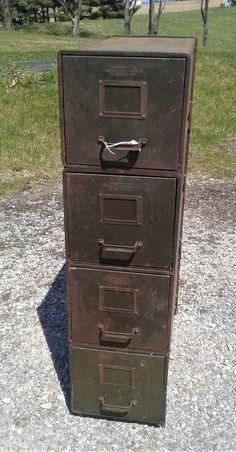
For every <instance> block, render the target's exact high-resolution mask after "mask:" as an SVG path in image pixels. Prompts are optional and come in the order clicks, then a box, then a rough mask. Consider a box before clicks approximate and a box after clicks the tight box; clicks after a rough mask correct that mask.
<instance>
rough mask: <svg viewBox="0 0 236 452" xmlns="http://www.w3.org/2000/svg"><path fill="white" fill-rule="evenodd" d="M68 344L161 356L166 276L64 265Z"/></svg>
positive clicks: (165, 323) (164, 337) (166, 311)
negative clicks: (68, 323) (68, 332)
mask: <svg viewBox="0 0 236 452" xmlns="http://www.w3.org/2000/svg"><path fill="white" fill-rule="evenodd" d="M68 273H69V274H68V282H69V294H70V296H69V306H70V336H71V337H70V340H71V341H72V343H73V345H79V346H91V347H106V348H108V347H109V348H113V349H120V350H126V351H132V352H138V351H139V350H140V351H141V352H152V351H154V352H155V353H159V354H163V353H166V352H167V351H168V347H169V337H168V336H169V334H168V333H169V329H168V325H169V292H170V277H169V276H164V275H163V276H158V275H142V274H135V273H122V272H114V271H103V270H96V271H95V270H88V269H78V268H69V270H68Z"/></svg>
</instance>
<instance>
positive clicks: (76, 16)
mask: <svg viewBox="0 0 236 452" xmlns="http://www.w3.org/2000/svg"><path fill="white" fill-rule="evenodd" d="M81 9H82V0H78V4H77V9H76V10H75V13H74V17H73V19H72V22H73V29H72V31H73V35H74V36H75V38H77V37H78V36H79V24H80V15H81Z"/></svg>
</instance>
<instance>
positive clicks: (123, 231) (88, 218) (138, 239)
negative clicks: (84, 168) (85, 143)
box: [65, 173, 176, 269]
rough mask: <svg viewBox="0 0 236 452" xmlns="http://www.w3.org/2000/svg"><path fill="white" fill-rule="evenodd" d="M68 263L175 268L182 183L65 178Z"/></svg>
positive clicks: (139, 178) (106, 178)
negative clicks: (178, 187) (177, 199)
mask: <svg viewBox="0 0 236 452" xmlns="http://www.w3.org/2000/svg"><path fill="white" fill-rule="evenodd" d="M65 188H66V198H67V202H66V206H67V207H66V218H67V220H66V229H67V237H68V250H67V253H68V258H69V259H70V260H71V261H76V260H77V261H80V262H83V263H96V264H97V263H101V264H104V265H116V266H117V265H119V266H126V267H127V266H129V267H132V266H136V267H153V268H157V267H159V268H164V269H166V268H171V266H172V248H173V230H174V215H175V195H176V179H165V178H151V177H128V176H108V175H107V176H103V175H89V174H74V173H67V174H65Z"/></svg>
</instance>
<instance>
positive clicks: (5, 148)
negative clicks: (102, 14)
mask: <svg viewBox="0 0 236 452" xmlns="http://www.w3.org/2000/svg"><path fill="white" fill-rule="evenodd" d="M122 26H123V23H122V20H105V21H103V20H98V21H88V20H87V21H83V22H82V23H81V37H80V38H79V39H77V40H76V39H74V38H73V37H72V36H71V35H70V33H71V25H70V24H68V23H59V24H33V25H30V26H26V27H24V28H23V29H22V28H21V29H17V30H16V31H15V32H9V31H6V30H4V29H0V60H2V61H5V63H6V64H4V65H0V124H1V135H0V152H1V184H0V191H1V192H2V193H5V192H6V191H8V190H10V191H11V190H14V189H15V190H19V189H21V188H27V187H29V186H30V185H32V184H34V183H39V182H40V183H41V182H43V181H46V182H47V181H48V180H50V181H51V180H55V178H57V177H58V174H60V170H61V164H60V150H59V128H58V123H59V120H58V96H57V81H56V73H55V71H48V72H45V73H34V72H30V71H27V70H25V69H24V70H23V69H20V68H19V66H18V65H16V64H14V65H12V64H8V63H12V62H13V61H14V62H17V61H20V60H30V59H38V60H47V59H55V58H56V54H57V52H58V50H60V49H62V48H83V47H85V46H88V45H91V44H93V43H94V42H95V41H96V40H98V39H101V38H106V37H109V36H112V35H116V34H122ZM146 27H147V16H142V15H138V16H135V17H134V18H133V22H132V34H140V35H142V34H146ZM160 31H161V34H163V35H192V36H193V35H195V36H198V37H199V49H198V58H197V70H196V78H195V91H194V105H193V123H192V132H191V143H190V159H189V168H190V170H191V171H201V172H203V173H206V174H209V175H212V176H232V175H233V174H235V171H236V162H235V155H236V150H235V143H236V140H235V139H234V137H235V136H236V102H235V98H236V44H235V43H236V7H235V8H217V9H211V10H210V11H209V41H208V45H207V47H206V48H205V49H203V48H202V47H201V33H202V24H201V18H200V13H199V12H198V11H193V12H185V13H168V14H163V16H162V20H161V30H160Z"/></svg>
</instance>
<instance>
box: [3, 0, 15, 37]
mask: <svg viewBox="0 0 236 452" xmlns="http://www.w3.org/2000/svg"><path fill="white" fill-rule="evenodd" d="M0 9H1V12H2V17H3V25H4V27H5V28H7V30H14V28H13V24H12V17H11V11H10V7H9V3H8V0H0Z"/></svg>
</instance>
